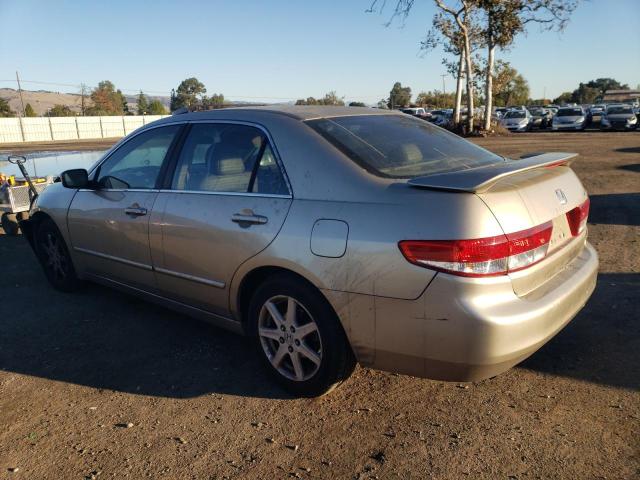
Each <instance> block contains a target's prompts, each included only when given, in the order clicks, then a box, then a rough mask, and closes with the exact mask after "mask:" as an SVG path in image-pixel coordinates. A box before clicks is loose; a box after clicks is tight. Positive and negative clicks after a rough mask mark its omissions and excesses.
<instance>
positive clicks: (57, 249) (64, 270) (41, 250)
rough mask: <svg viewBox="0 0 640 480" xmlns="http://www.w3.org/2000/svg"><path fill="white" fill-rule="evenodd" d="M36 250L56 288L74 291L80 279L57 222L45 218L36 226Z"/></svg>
mask: <svg viewBox="0 0 640 480" xmlns="http://www.w3.org/2000/svg"><path fill="white" fill-rule="evenodd" d="M34 246H35V251H36V255H37V257H38V260H39V261H40V265H41V266H42V269H43V271H44V274H45V276H46V277H47V280H49V283H50V284H51V285H52V286H53V288H55V289H56V290H60V291H61V292H73V291H75V290H77V289H78V288H79V287H80V281H79V280H78V277H77V275H76V271H75V268H74V267H73V262H72V260H71V256H70V255H69V250H68V248H67V245H66V244H65V241H64V238H63V237H62V234H61V233H60V230H58V227H57V226H56V224H55V223H54V222H53V221H52V220H50V219H45V220H43V221H42V222H40V223H39V224H38V225H37V226H36V232H35V242H34Z"/></svg>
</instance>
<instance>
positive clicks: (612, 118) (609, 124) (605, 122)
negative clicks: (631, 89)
mask: <svg viewBox="0 0 640 480" xmlns="http://www.w3.org/2000/svg"><path fill="white" fill-rule="evenodd" d="M637 127H638V117H637V115H636V113H635V110H634V108H633V106H631V105H609V106H608V107H607V110H606V113H605V114H603V115H602V118H601V120H600V128H601V129H602V130H635V129H636V128H637Z"/></svg>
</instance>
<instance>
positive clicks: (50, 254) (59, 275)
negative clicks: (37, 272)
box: [42, 232, 69, 280]
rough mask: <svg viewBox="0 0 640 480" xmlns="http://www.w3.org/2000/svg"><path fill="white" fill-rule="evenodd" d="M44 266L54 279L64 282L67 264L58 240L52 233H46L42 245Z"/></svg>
mask: <svg viewBox="0 0 640 480" xmlns="http://www.w3.org/2000/svg"><path fill="white" fill-rule="evenodd" d="M42 251H43V253H44V257H45V258H44V265H45V268H47V270H49V271H50V272H51V274H52V275H53V276H54V278H56V279H58V280H64V279H65V278H66V277H67V274H68V272H69V262H68V259H67V256H66V254H65V252H63V250H62V245H61V244H60V240H59V239H58V237H57V236H56V235H55V234H54V233H53V232H47V233H46V236H45V238H44V242H43V243H42Z"/></svg>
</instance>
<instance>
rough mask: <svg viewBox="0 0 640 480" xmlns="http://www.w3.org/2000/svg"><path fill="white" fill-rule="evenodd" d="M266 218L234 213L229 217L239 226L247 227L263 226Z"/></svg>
mask: <svg viewBox="0 0 640 480" xmlns="http://www.w3.org/2000/svg"><path fill="white" fill-rule="evenodd" d="M267 220H268V218H267V217H263V216H262V215H246V214H243V213H235V214H233V215H232V216H231V221H232V222H235V223H239V224H241V225H242V224H248V225H264V224H265V223H267Z"/></svg>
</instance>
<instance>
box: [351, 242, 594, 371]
mask: <svg viewBox="0 0 640 480" xmlns="http://www.w3.org/2000/svg"><path fill="white" fill-rule="evenodd" d="M597 270H598V256H597V254H596V252H595V250H594V249H593V247H591V246H590V245H589V244H588V243H587V244H586V245H585V248H584V249H583V251H582V252H581V253H580V255H578V256H577V257H576V258H575V259H574V260H573V261H572V262H571V263H570V264H569V265H567V267H565V268H564V270H562V271H561V272H560V273H558V274H557V275H555V276H554V277H553V278H552V279H550V280H549V281H548V282H546V283H545V284H544V285H543V286H541V287H539V288H538V289H536V290H534V291H533V292H531V293H530V294H528V295H526V296H523V297H519V296H517V295H516V294H515V293H514V292H513V288H512V285H511V282H510V281H509V279H508V277H492V278H487V279H482V280H480V279H473V278H464V277H457V276H453V275H447V274H442V273H439V274H438V275H436V277H435V278H434V279H433V281H432V282H431V284H430V285H429V287H427V289H426V290H425V292H424V293H423V294H422V295H421V296H420V297H419V298H418V299H416V300H413V301H407V300H398V299H391V298H382V297H372V300H371V301H369V300H367V299H363V298H353V296H352V297H351V300H350V301H348V302H347V305H346V306H345V305H342V308H341V309H340V310H341V311H340V312H339V315H341V318H342V315H343V314H344V315H346V316H347V319H346V320H347V321H346V325H345V327H346V328H345V329H346V330H347V333H348V335H349V337H350V339H351V341H352V346H353V347H354V351H355V352H356V356H357V357H358V359H359V360H360V361H361V363H363V364H365V365H368V366H371V367H373V368H378V369H382V370H388V371H393V372H398V373H405V374H409V375H415V376H420V377H427V378H433V379H439V380H449V381H476V380H481V379H484V378H489V377H492V376H495V375H497V374H499V373H501V372H504V371H505V370H507V369H509V368H510V367H512V366H513V365H515V364H517V363H519V362H521V361H522V360H524V359H525V358H527V357H528V356H530V355H531V354H532V353H533V352H535V351H536V350H537V349H539V348H540V347H541V346H542V345H544V344H545V343H546V342H547V341H548V340H549V339H550V338H552V337H553V336H554V335H555V334H556V333H558V331H560V330H561V329H562V328H563V327H564V326H565V325H566V324H567V323H568V322H569V321H570V320H571V319H572V318H573V317H574V316H575V315H576V314H577V313H578V312H579V311H580V309H581V308H582V307H583V306H584V304H585V303H586V301H587V300H588V299H589V297H590V295H591V293H592V292H593V289H594V287H595V283H596V277H597ZM358 297H359V296H358ZM372 313H374V314H375V322H374V319H373V318H371V314H372ZM343 320H345V319H343ZM367 320H368V322H369V323H367ZM371 322H374V323H373V324H372V323H371Z"/></svg>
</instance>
